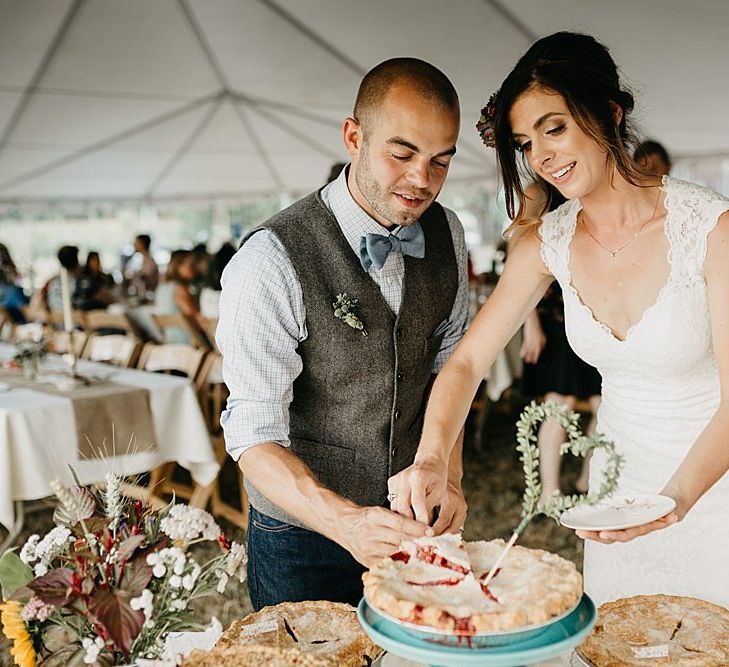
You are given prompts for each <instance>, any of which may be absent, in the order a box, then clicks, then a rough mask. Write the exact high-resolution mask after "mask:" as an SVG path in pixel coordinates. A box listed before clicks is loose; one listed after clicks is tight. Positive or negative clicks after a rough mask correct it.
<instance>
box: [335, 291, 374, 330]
mask: <svg viewBox="0 0 729 667" xmlns="http://www.w3.org/2000/svg"><path fill="white" fill-rule="evenodd" d="M357 303H358V300H357V299H356V298H355V297H353V296H349V294H347V293H346V292H342V294H337V300H336V301H335V302H334V303H333V304H332V307H333V308H334V317H336V318H337V319H338V320H342V322H344V323H345V324H346V325H348V326H350V327H352V328H353V329H357V331H360V332H361V333H362V335H363V336H366V335H367V329H365V328H364V323H363V322H362V320H361V319H359V316H358V315H357Z"/></svg>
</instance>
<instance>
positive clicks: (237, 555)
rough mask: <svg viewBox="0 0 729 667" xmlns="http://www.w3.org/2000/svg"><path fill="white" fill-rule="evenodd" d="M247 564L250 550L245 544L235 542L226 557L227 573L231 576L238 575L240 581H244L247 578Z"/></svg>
mask: <svg viewBox="0 0 729 667" xmlns="http://www.w3.org/2000/svg"><path fill="white" fill-rule="evenodd" d="M246 565H248V552H247V551H246V547H245V545H244V544H238V542H233V544H231V545H230V551H229V552H228V557H227V558H226V559H225V571H226V573H227V574H228V575H229V576H231V577H235V576H237V577H238V581H240V582H241V583H243V582H244V581H245V580H246Z"/></svg>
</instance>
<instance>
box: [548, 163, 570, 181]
mask: <svg viewBox="0 0 729 667" xmlns="http://www.w3.org/2000/svg"><path fill="white" fill-rule="evenodd" d="M576 166H577V162H570V163H569V164H567V165H565V166H564V167H560V168H559V169H555V170H554V171H551V172H550V173H549V174H547V175H548V177H549V180H550V181H552V182H553V183H555V184H557V185H562V184H563V183H566V182H567V181H569V180H570V178H572V174H573V173H574V171H575V167H576Z"/></svg>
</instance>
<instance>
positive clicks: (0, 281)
mask: <svg viewBox="0 0 729 667" xmlns="http://www.w3.org/2000/svg"><path fill="white" fill-rule="evenodd" d="M19 280H20V274H19V273H18V269H17V268H16V266H15V262H13V258H12V257H11V256H10V251H9V250H8V248H7V246H6V245H5V244H3V243H0V308H4V309H5V310H6V311H7V313H8V315H10V318H11V319H12V320H13V322H17V323H20V324H22V323H24V322H25V321H26V320H25V314H24V312H23V310H24V308H25V306H27V305H28V297H26V296H25V293H24V292H23V290H22V288H21V287H20V285H19V284H18V283H19Z"/></svg>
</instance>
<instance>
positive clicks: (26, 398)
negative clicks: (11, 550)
mask: <svg viewBox="0 0 729 667" xmlns="http://www.w3.org/2000/svg"><path fill="white" fill-rule="evenodd" d="M14 354H15V347H14V346H12V345H8V344H0V362H6V361H8V360H10V359H12V358H13V356H14ZM42 366H43V367H42V370H41V372H48V371H49V370H53V369H54V368H55V369H56V371H58V370H59V368H62V366H63V361H62V359H61V358H60V357H57V356H55V355H49V357H47V359H46V360H44V362H43V365H42ZM77 372H78V373H79V374H81V375H82V376H86V377H89V378H94V379H95V380H96V382H92V383H90V384H89V386H88V387H86V388H84V389H83V390H82V391H83V400H85V401H86V403H85V404H84V405H86V406H87V407H86V411H87V414H86V415H85V416H86V418H87V423H89V424H91V425H92V426H93V428H92V429H90V430H91V431H92V432H93V433H95V434H96V438H97V439H98V438H99V436H98V434H99V433H102V432H103V433H104V434H105V437H104V438H103V440H102V441H101V442H98V441H95V442H88V439H86V438H83V437H82V435H81V434H82V431H81V429H80V428H78V425H77V420H78V417H79V414H80V413H79V410H78V403H75V402H74V401H75V400H76V398H77V397H76V398H74V400H72V398H71V397H72V396H73V392H70V391H69V392H68V395H64V392H63V391H62V389H57V388H56V389H55V390H54V388H53V387H51V386H50V385H48V384H45V383H41V382H37V381H36V383H35V385H34V384H33V382H31V381H21V380H22V378H21V377H20V374H19V373H17V375H18V376H19V377H18V378H17V380H16V379H15V378H13V381H12V382H11V381H7V382H2V383H0V524H1V525H2V526H4V527H5V528H6V529H8V531H9V532H10V537H9V538H8V539H7V540H6V543H7V542H8V541H9V540H12V539H13V537H14V535H16V534H17V532H18V531H19V530H20V528H21V525H19V523H20V524H22V504H21V503H20V502H19V501H23V500H36V499H40V498H43V497H46V496H49V495H51V494H52V491H51V488H50V482H51V481H53V480H54V479H60V480H61V481H62V482H64V483H66V484H69V483H71V476H70V472H69V468H68V467H69V465H70V466H72V467H73V469H74V470H75V472H76V474H77V475H78V477H79V480H80V482H81V483H82V484H91V483H96V482H102V481H103V480H104V477H105V475H106V473H107V472H108V471H114V472H117V473H119V474H121V475H135V474H139V473H143V472H148V471H150V470H152V469H154V468H155V467H156V466H158V465H159V464H161V463H163V462H166V461H175V462H177V463H178V464H179V465H181V466H182V467H184V468H186V469H187V470H189V471H190V473H191V475H192V478H193V480H194V481H195V482H197V483H199V484H200V485H203V486H205V485H208V484H210V483H211V482H212V481H213V480H214V479H215V477H216V476H217V474H218V471H219V468H220V466H219V464H218V462H217V460H216V457H215V452H214V450H213V447H212V444H211V442H210V438H209V435H208V432H207V428H206V426H205V421H204V419H203V416H202V412H201V410H200V406H199V404H198V401H197V396H196V394H195V390H194V387H193V385H192V383H191V382H190V380H189V379H188V378H184V377H176V376H172V375H165V374H158V373H150V372H146V371H140V370H135V369H128V368H118V367H114V366H110V365H108V364H100V363H95V362H89V361H84V360H81V361H79V362H78V366H77ZM41 379H43V378H41ZM0 380H8V374H7V371H6V372H5V373H4V374H3V376H2V377H0ZM97 382H98V384H97ZM114 385H117V386H116V387H115V386H114ZM132 398H134V399H135V400H136V401H137V402H135V403H132V402H131V401H132ZM139 401H141V403H140V402H139ZM125 402H126V403H128V405H126V406H125V405H123V404H124V403H125ZM129 405H132V406H139V405H142V406H143V408H144V409H136V408H134V409H131V410H130V409H129ZM89 406H90V407H89ZM147 406H148V407H147ZM97 407H98V408H105V407H108V408H109V410H108V411H107V410H104V409H100V410H98V411H97V413H96V415H99V416H97V418H96V423H95V424H94V423H93V420H94V416H95V414H93V413H92V414H91V415H90V417H91V420H90V421H89V419H88V418H89V415H88V411H89V409H91V410H93V409H94V408H97ZM125 407H126V408H127V412H126V413H125V412H123V411H122V412H119V410H120V409H123V408H125ZM107 414H123V415H127V416H128V418H125V420H124V421H125V422H126V421H128V422H130V423H125V424H123V425H117V426H114V425H112V424H111V423H108V424H106V423H103V421H102V423H99V420H103V419H104V418H103V415H107ZM83 432H86V431H83ZM119 432H124V433H127V434H129V433H131V434H132V435H133V436H136V435H137V434H141V433H146V434H147V436H146V437H143V438H141V437H140V438H137V439H136V440H135V438H134V437H132V438H129V437H128V436H124V440H123V441H122V439H121V438H119V437H115V436H116V435H117V434H118V433H119ZM130 440H131V442H130ZM3 546H5V545H3ZM0 550H1V549H0Z"/></svg>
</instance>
